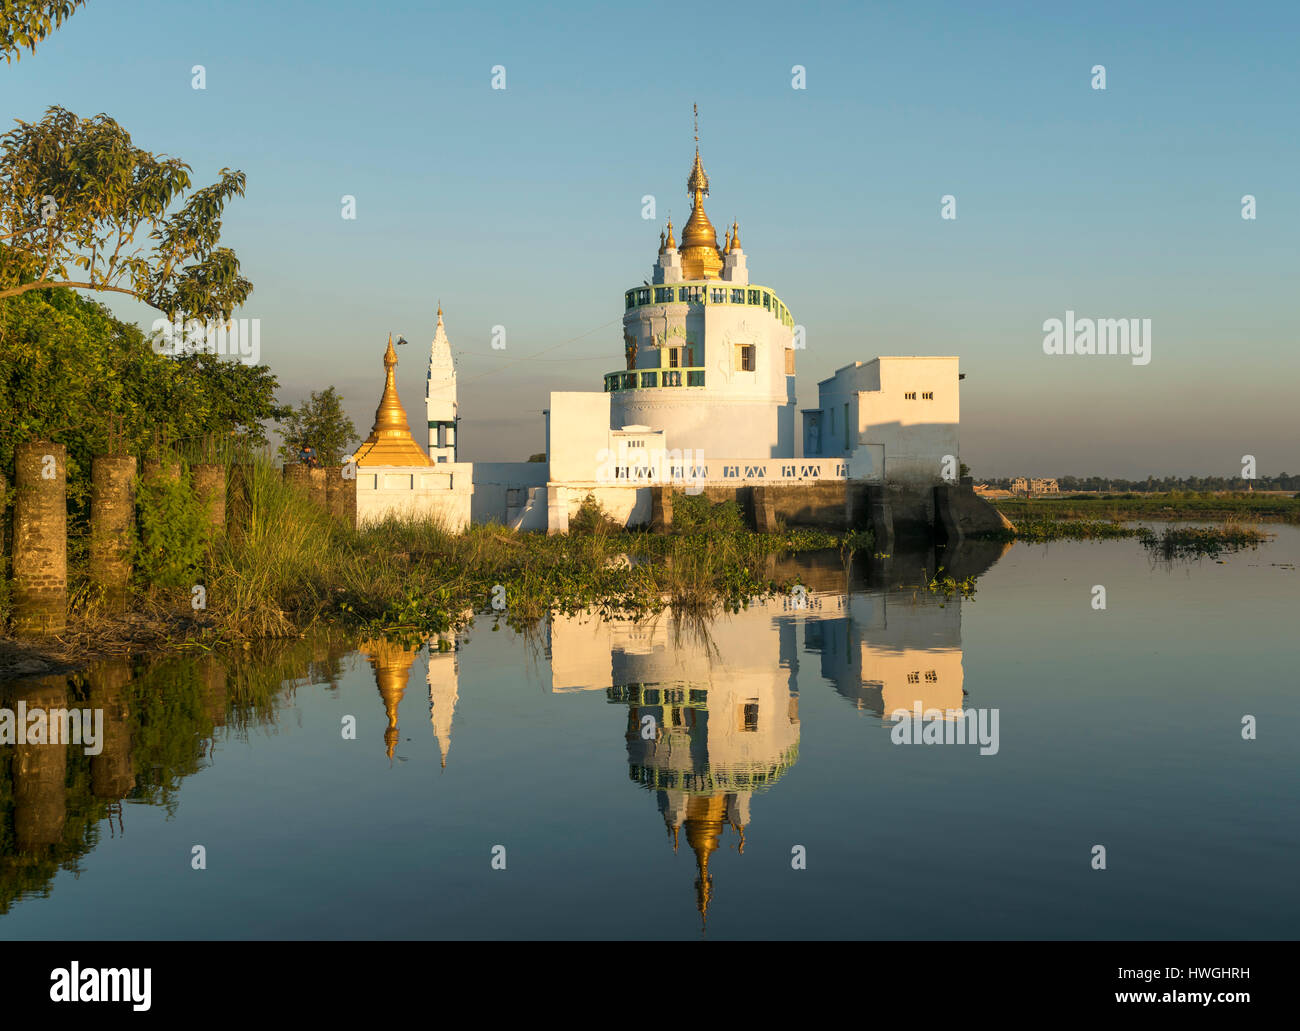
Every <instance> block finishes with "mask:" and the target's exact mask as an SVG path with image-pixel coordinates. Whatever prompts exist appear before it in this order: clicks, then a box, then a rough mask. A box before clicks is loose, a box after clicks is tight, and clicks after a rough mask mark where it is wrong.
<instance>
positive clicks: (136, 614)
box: [0, 464, 871, 665]
mask: <svg viewBox="0 0 1300 1031" xmlns="http://www.w3.org/2000/svg"><path fill="white" fill-rule="evenodd" d="M674 515H675V527H674V532H673V533H671V534H667V535H652V534H649V533H644V532H637V531H627V530H624V529H622V528H619V527H617V526H616V525H615V524H613V523H612V522H611V521H610V520H609V519H608V518H607V517H606V516H605V515H604V513H602V512H600V511H599V509H597V508H596V507H595V506H593V505H586V506H584V508H583V510H582V511H581V512H580V513H578V516H577V517H576V518H575V519H574V521H573V527H572V531H571V532H570V533H569V534H568V535H560V536H553V537H551V536H546V535H543V534H538V533H517V532H512V531H510V530H507V529H505V528H504V527H502V526H499V525H486V526H472V527H470V528H469V529H468V530H466V531H464V532H458V533H453V532H449V531H448V530H447V529H446V528H444V527H442V526H440V525H438V524H437V523H436V522H434V521H431V520H397V519H390V520H388V521H387V522H384V523H382V524H379V525H374V526H369V527H366V528H364V529H361V530H353V529H350V528H348V527H346V526H344V525H342V524H341V523H340V522H338V521H337V520H334V519H332V518H330V517H329V516H328V515H327V514H326V513H325V512H323V511H321V510H320V509H318V508H316V507H315V506H313V505H311V504H310V503H309V502H308V501H307V500H306V499H305V498H304V497H303V496H302V495H300V494H299V493H298V492H297V491H296V490H295V489H294V488H293V487H291V486H290V485H289V484H286V483H285V482H284V481H283V479H282V477H281V475H280V473H279V471H278V470H276V469H275V468H274V467H272V466H271V465H269V464H260V465H257V466H255V468H254V474H253V481H252V484H251V516H250V518H249V520H248V523H247V528H246V530H245V532H243V533H242V534H227V535H221V536H218V537H217V538H216V539H215V540H211V541H209V542H207V543H206V545H205V547H204V550H203V552H202V554H201V558H200V559H199V560H197V561H196V562H195V563H194V565H193V566H192V567H191V568H189V569H188V570H187V575H185V576H182V577H179V578H178V577H177V576H175V575H172V576H171V577H170V580H169V582H168V583H167V584H160V583H148V582H147V574H148V573H149V572H150V570H149V569H142V570H140V571H139V572H140V574H141V575H140V576H139V577H138V579H139V581H140V582H139V583H138V584H137V590H136V591H135V593H134V595H133V597H132V599H131V602H130V605H129V610H128V612H127V613H126V614H114V613H111V612H109V611H108V610H107V608H106V607H105V606H104V604H103V601H102V599H101V598H100V597H99V596H98V594H97V593H96V591H95V590H94V588H93V587H92V586H91V585H90V583H89V581H88V577H87V575H86V570H85V569H84V567H80V566H78V567H74V568H73V569H72V570H71V571H70V576H69V593H70V612H69V623H70V626H69V631H68V633H67V634H65V635H63V636H62V638H61V639H60V640H58V641H54V642H49V641H46V642H29V643H20V642H13V641H9V642H7V650H8V652H9V654H10V657H11V658H13V657H14V656H17V658H18V660H19V661H40V660H41V659H42V657H44V658H49V657H50V656H51V655H54V656H55V657H58V656H59V654H60V649H62V652H63V653H67V654H69V655H71V654H76V653H84V654H87V655H93V654H95V653H97V652H98V653H100V654H104V653H108V654H111V653H113V652H114V651H120V650H127V649H131V648H142V647H157V646H167V645H170V646H189V647H209V646H212V645H213V644H215V643H219V642H231V641H246V640H247V641H251V640H259V639H267V638H284V637H295V636H298V635H300V634H301V633H303V632H304V631H306V630H308V629H311V628H319V627H333V628H338V629H340V630H343V631H346V632H353V633H358V634H374V633H384V634H390V635H403V634H409V635H413V636H426V635H430V634H437V633H446V632H449V631H453V630H456V629H459V628H461V627H463V626H465V625H466V624H467V623H469V622H470V621H471V619H472V617H473V615H474V614H475V613H488V614H492V615H494V616H495V617H497V618H500V619H504V620H505V621H506V622H508V623H509V624H510V625H512V626H517V627H523V626H529V625H532V624H535V623H536V622H537V621H538V620H540V619H542V618H544V617H545V615H546V614H547V612H549V611H554V610H558V611H564V612H572V611H578V610H588V609H589V610H593V611H596V612H602V613H618V614H639V613H652V612H657V611H661V610H662V609H664V608H669V607H671V608H673V609H674V610H677V611H684V612H690V613H694V614H699V615H705V614H708V613H711V612H714V611H719V610H721V609H724V608H737V607H739V606H741V605H743V604H745V602H746V601H747V600H748V599H749V598H752V597H755V596H761V595H765V594H769V593H771V592H774V591H780V590H785V589H788V587H789V586H790V585H789V584H785V583H782V582H778V580H777V579H776V578H775V576H774V570H775V558H776V556H777V555H779V554H782V553H788V552H792V551H801V550H809V549H824V548H839V549H840V550H841V552H842V554H843V555H844V557H845V558H846V559H847V558H848V557H849V556H850V555H851V553H852V552H853V551H854V550H861V549H864V548H869V547H870V543H871V542H870V537H869V534H868V535H862V534H851V535H836V534H829V533H821V532H815V531H806V530H786V531H782V532H778V533H773V534H758V533H754V532H751V531H749V530H747V529H746V528H745V527H744V524H743V521H742V519H741V515H740V511H739V509H738V508H737V507H736V506H735V504H734V503H728V504H724V505H711V504H710V503H709V502H708V501H707V500H706V499H704V498H703V497H694V498H691V497H686V496H684V495H679V496H678V497H677V498H676V502H675V512H674ZM74 551H75V549H74ZM194 585H202V586H203V587H204V590H205V599H204V601H205V605H204V607H202V608H200V609H197V610H196V609H195V608H194V607H193V606H192V604H191V601H192V598H193V596H194V595H193V587H194ZM5 647H6V646H4V645H0V653H2V652H3V651H4V650H5ZM3 658H4V656H3V654H0V665H3ZM11 665H12V663H11Z"/></svg>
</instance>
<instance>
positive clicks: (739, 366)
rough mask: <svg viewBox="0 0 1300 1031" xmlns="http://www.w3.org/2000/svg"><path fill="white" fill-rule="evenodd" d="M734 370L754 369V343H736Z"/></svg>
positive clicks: (749, 370) (745, 370) (747, 370)
mask: <svg viewBox="0 0 1300 1031" xmlns="http://www.w3.org/2000/svg"><path fill="white" fill-rule="evenodd" d="M736 371H738V372H753V371H754V345H753V344H737V345H736Z"/></svg>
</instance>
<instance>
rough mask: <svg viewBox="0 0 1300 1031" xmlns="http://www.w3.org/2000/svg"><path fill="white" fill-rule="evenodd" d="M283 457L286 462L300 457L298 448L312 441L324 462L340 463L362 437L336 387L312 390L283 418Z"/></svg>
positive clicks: (281, 430) (281, 453)
mask: <svg viewBox="0 0 1300 1031" xmlns="http://www.w3.org/2000/svg"><path fill="white" fill-rule="evenodd" d="M280 435H281V436H282V437H284V444H282V445H281V446H280V457H281V458H283V459H284V460H285V461H286V462H296V461H297V460H298V449H299V448H300V447H301V446H302V445H304V444H310V445H311V446H312V447H313V448H314V449H315V450H316V459H317V461H319V462H320V463H321V465H338V464H339V463H340V462H342V461H343V456H344V455H345V454H348V453H349V452H350V451H351V450H352V444H353V443H354V442H355V441H358V440H360V439H361V438H359V437H358V436H357V428H356V427H355V426H354V425H352V420H351V419H349V418H348V417H347V415H346V414H344V412H343V399H342V398H341V397H340V396H339V394H338V391H336V390H335V389H334V388H333V387H326V388H325V389H324V390H320V391H312V395H311V397H310V398H308V399H307V400H306V401H304V402H302V404H300V405H299V406H298V407H297V408H296V409H293V410H291V411H290V412H289V414H288V416H287V417H286V418H285V419H284V420H283V425H282V427H281V429H280Z"/></svg>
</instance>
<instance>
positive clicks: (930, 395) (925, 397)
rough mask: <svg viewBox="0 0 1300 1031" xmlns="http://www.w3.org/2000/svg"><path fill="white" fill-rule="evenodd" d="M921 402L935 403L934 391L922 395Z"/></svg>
mask: <svg viewBox="0 0 1300 1031" xmlns="http://www.w3.org/2000/svg"><path fill="white" fill-rule="evenodd" d="M921 400H922V401H933V400H934V391H933V390H931V391H930V392H929V393H926V394H922V395H921Z"/></svg>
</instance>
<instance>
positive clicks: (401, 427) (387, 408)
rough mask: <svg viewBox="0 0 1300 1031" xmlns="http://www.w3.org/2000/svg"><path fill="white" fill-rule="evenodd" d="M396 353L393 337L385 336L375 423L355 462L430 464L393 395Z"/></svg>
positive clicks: (371, 463)
mask: <svg viewBox="0 0 1300 1031" xmlns="http://www.w3.org/2000/svg"><path fill="white" fill-rule="evenodd" d="M396 369H397V352H396V351H394V350H393V336H392V334H391V333H390V334H389V335H388V350H387V351H385V352H384V371H385V378H384V396H383V397H381V398H380V399H379V407H378V408H377V409H376V410H375V426H374V429H372V430H371V431H370V436H368V437H367V438H366V440H365V443H363V444H362V445H361V446H360V447H359V448H357V453H356V461H357V465H407V466H409V465H432V464H433V463H432V462H431V461H430V460H429V456H428V455H426V454H425V453H424V451H423V449H422V448H421V447H420V445H419V444H417V443H416V442H415V438H414V437H412V436H411V427H410V424H409V423H408V422H407V420H406V409H405V408H403V407H402V402H401V399H400V398H398V396H397V378H396Z"/></svg>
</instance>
